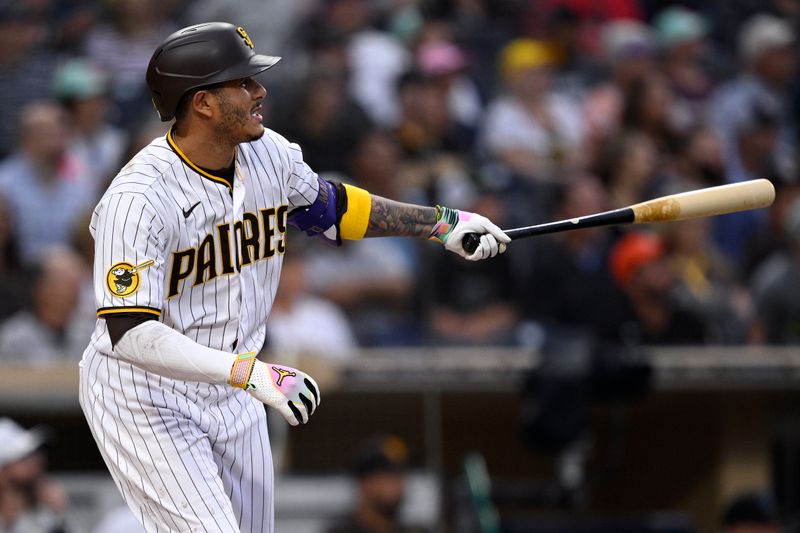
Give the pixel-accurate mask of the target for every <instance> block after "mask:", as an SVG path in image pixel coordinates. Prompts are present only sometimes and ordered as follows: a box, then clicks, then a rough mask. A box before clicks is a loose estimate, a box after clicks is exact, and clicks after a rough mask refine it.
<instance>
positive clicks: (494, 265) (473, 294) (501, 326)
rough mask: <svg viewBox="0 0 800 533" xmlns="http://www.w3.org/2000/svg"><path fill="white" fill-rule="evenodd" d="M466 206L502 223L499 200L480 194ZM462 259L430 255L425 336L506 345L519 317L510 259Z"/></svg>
mask: <svg viewBox="0 0 800 533" xmlns="http://www.w3.org/2000/svg"><path fill="white" fill-rule="evenodd" d="M469 209H472V210H475V212H479V213H485V214H486V216H489V217H492V220H497V221H498V224H502V221H503V216H502V215H503V213H502V204H501V202H500V201H499V198H497V197H494V196H491V195H488V194H486V195H480V196H479V199H478V200H477V201H476V202H475V203H474V204H472V205H471V206H470V207H469ZM498 259H499V260H497V261H490V262H487V261H482V262H480V263H467V262H464V261H452V260H451V259H450V258H449V257H447V255H445V254H436V257H435V259H434V264H433V287H431V288H430V291H431V296H432V299H433V302H432V306H431V312H430V317H429V318H428V328H429V340H430V341H431V342H433V343H434V344H442V345H456V346H458V345H484V346H491V345H511V344H514V343H515V342H516V332H517V326H518V325H519V321H520V317H519V311H518V309H517V296H518V295H517V294H516V293H515V292H514V288H513V285H514V284H513V283H510V282H509V280H510V279H513V278H512V276H513V271H512V266H511V260H510V259H508V258H506V257H502V256H498Z"/></svg>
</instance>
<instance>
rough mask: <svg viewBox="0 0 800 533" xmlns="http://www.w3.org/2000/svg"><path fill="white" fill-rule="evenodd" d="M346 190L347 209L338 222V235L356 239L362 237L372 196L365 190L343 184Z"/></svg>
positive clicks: (367, 221) (370, 208) (365, 228)
mask: <svg viewBox="0 0 800 533" xmlns="http://www.w3.org/2000/svg"><path fill="white" fill-rule="evenodd" d="M344 190H345V191H346V192H347V211H345V212H344V214H343V215H342V220H341V222H339V235H340V236H341V238H342V239H346V240H350V241H356V240H359V239H363V238H364V234H366V233H367V226H368V225H369V214H370V211H371V210H372V197H371V196H370V195H369V193H368V192H367V191H365V190H364V189H361V188H359V187H354V186H353V185H348V184H347V183H345V184H344Z"/></svg>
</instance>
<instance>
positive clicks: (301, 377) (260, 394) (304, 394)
mask: <svg viewBox="0 0 800 533" xmlns="http://www.w3.org/2000/svg"><path fill="white" fill-rule="evenodd" d="M229 383H230V384H231V385H232V386H234V387H239V388H242V389H244V390H246V391H247V392H248V393H250V395H251V396H253V397H254V398H255V399H256V400H258V401H260V402H261V403H263V404H266V405H268V406H270V407H274V408H275V409H277V410H278V412H280V413H281V414H282V415H283V418H285V419H286V420H287V421H288V422H289V423H290V424H291V425H293V426H296V425H298V424H300V423H303V424H305V423H306V422H308V419H309V418H310V417H311V415H312V414H314V411H316V409H317V406H319V404H320V402H321V401H322V396H321V394H320V391H319V386H317V382H316V381H314V379H313V378H312V377H311V376H309V375H308V374H306V373H305V372H302V371H300V370H297V369H296V368H292V367H289V366H284V365H277V364H268V363H263V362H261V361H259V360H257V359H256V358H255V353H254V352H249V353H244V354H239V355H237V356H236V362H235V363H234V364H233V368H231V379H230V381H229Z"/></svg>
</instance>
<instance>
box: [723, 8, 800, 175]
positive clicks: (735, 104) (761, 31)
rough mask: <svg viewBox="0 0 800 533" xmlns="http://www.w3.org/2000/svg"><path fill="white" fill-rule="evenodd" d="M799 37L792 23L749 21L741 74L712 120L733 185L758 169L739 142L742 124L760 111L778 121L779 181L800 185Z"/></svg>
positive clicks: (742, 37)
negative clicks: (797, 115) (799, 121)
mask: <svg viewBox="0 0 800 533" xmlns="http://www.w3.org/2000/svg"><path fill="white" fill-rule="evenodd" d="M794 43H795V33H794V30H793V28H792V26H791V25H790V23H789V22H788V21H786V20H783V19H780V18H777V17H775V16H773V15H767V14H759V15H755V16H754V17H752V18H751V19H749V20H748V21H747V22H746V23H745V25H744V26H743V27H742V29H741V32H740V34H739V57H740V60H741V62H742V71H741V74H740V75H739V76H738V77H737V78H736V79H735V80H733V81H731V82H729V83H727V84H725V85H723V86H721V87H720V89H719V90H718V91H717V93H716V94H715V95H714V97H713V101H712V102H711V109H710V117H711V120H712V124H713V126H714V127H715V128H716V129H717V131H718V132H719V135H720V138H721V139H722V142H723V150H724V155H725V167H726V171H727V172H726V173H727V177H728V180H729V181H741V180H742V179H745V176H746V175H747V174H749V173H750V171H751V170H752V169H749V168H747V162H746V161H744V159H745V158H746V154H742V149H743V143H742V142H741V139H740V138H739V137H738V134H739V133H740V131H741V127H740V125H741V124H743V123H746V122H748V121H750V120H751V117H750V115H751V113H752V112H753V110H754V109H756V108H758V109H761V110H762V111H763V112H764V113H765V114H766V115H768V116H771V117H775V118H776V119H777V122H776V123H775V127H776V134H777V137H776V139H775V142H774V145H773V147H772V149H771V156H772V158H773V160H774V162H775V170H776V171H777V172H778V173H777V174H776V175H774V176H773V178H776V179H784V180H787V181H794V180H795V179H796V177H797V176H796V170H797V165H796V160H795V157H796V156H795V154H794V148H793V146H794V141H795V133H796V124H792V122H791V121H792V113H790V107H789V98H790V92H789V91H790V84H791V82H792V81H793V77H794V74H795V62H796V57H795V52H794Z"/></svg>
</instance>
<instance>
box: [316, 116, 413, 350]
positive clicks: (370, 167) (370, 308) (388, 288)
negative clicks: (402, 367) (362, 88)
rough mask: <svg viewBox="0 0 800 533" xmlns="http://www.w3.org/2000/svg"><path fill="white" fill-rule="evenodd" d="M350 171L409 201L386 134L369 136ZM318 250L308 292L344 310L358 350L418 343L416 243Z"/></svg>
mask: <svg viewBox="0 0 800 533" xmlns="http://www.w3.org/2000/svg"><path fill="white" fill-rule="evenodd" d="M348 168H349V172H348V175H349V176H352V177H353V179H356V180H358V182H357V183H358V185H359V186H362V187H365V188H366V189H368V190H369V191H370V192H372V193H373V194H377V195H379V196H384V197H388V198H399V199H401V200H405V199H406V196H407V192H406V190H405V189H404V188H402V187H401V183H400V181H399V173H400V154H399V150H398V148H397V146H396V144H395V143H394V142H393V141H392V139H391V138H390V137H389V136H388V135H386V134H385V133H382V132H381V131H379V130H377V131H372V132H368V133H366V134H365V135H364V136H363V138H362V139H361V140H360V142H359V144H358V146H357V147H356V149H355V151H354V152H353V154H352V155H351V157H350V158H349V165H348ZM314 244H317V243H314ZM320 244H321V243H320ZM319 248H321V249H318V250H315V253H313V254H309V257H308V262H307V265H306V266H307V268H308V279H309V281H310V288H311V290H312V292H315V293H317V294H319V295H321V296H323V297H325V298H327V299H329V300H331V301H332V302H334V303H335V304H337V305H338V306H340V307H341V308H342V309H344V310H345V312H346V313H347V314H348V317H349V318H350V323H351V324H352V325H353V329H354V331H355V334H356V338H357V339H358V344H359V345H362V346H375V345H415V344H419V342H420V324H419V323H418V322H417V321H418V317H417V314H416V313H415V312H414V308H413V305H414V303H415V302H414V296H415V294H414V288H415V276H416V274H417V268H418V266H417V265H418V264H419V261H418V259H417V252H416V249H415V247H414V243H412V242H410V241H409V240H408V239H403V238H402V237H391V238H386V239H368V240H363V241H352V242H347V243H346V245H345V246H342V247H341V248H337V249H332V248H331V247H329V246H326V245H321V246H319Z"/></svg>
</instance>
